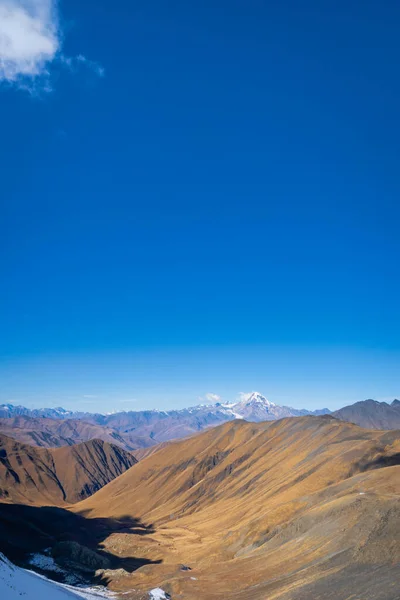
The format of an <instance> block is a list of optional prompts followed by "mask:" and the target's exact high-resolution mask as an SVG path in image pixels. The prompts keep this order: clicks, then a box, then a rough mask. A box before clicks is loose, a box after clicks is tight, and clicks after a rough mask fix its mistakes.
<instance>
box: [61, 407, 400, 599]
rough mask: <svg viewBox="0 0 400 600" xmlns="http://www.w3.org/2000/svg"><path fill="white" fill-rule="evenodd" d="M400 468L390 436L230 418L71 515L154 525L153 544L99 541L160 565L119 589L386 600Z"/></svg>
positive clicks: (307, 421) (399, 525) (394, 560)
mask: <svg viewBox="0 0 400 600" xmlns="http://www.w3.org/2000/svg"><path fill="white" fill-rule="evenodd" d="M399 463H400V432H398V431H391V432H381V431H368V430H363V429H361V428H359V427H357V426H355V425H352V424H349V423H343V422H340V421H338V420H336V419H334V418H332V417H329V416H324V417H300V418H291V419H282V420H281V421H274V422H268V423H258V424H254V423H246V422H243V421H234V422H231V423H227V424H225V425H222V426H220V427H217V428H216V429H213V430H210V431H207V432H205V433H203V434H200V435H199V436H196V437H193V438H190V439H187V440H184V441H180V442H174V443H171V444H168V445H167V446H165V447H163V448H160V449H159V450H158V451H156V452H154V453H153V454H151V455H150V456H148V457H147V458H145V459H143V460H142V461H141V462H140V463H139V464H138V465H136V466H135V468H134V469H131V470H130V471H128V472H127V473H125V474H124V475H122V476H121V477H119V478H118V479H116V480H115V481H113V482H111V483H110V484H109V485H107V486H106V487H105V488H103V489H102V490H100V491H99V492H98V493H97V494H95V495H94V496H92V497H91V498H89V499H87V500H85V501H84V502H81V503H79V504H77V505H75V507H74V508H73V510H74V511H78V512H80V513H81V514H84V515H85V517H86V518H101V517H103V518H104V517H108V516H113V518H118V517H122V516H123V515H127V514H130V515H132V516H134V517H135V518H140V519H142V520H143V521H144V522H147V523H152V524H153V527H154V529H155V532H154V533H153V534H152V535H148V536H146V537H143V536H142V537H140V536H138V537H135V536H125V535H123V534H113V535H112V536H110V537H109V538H108V539H106V540H105V542H104V548H107V550H108V551H110V552H113V553H116V554H118V555H129V554H130V553H134V554H140V555H141V556H145V557H147V558H148V559H152V560H154V561H157V560H162V563H161V564H151V565H146V567H145V568H143V569H139V570H138V571H137V572H135V573H134V574H132V575H131V576H129V577H124V578H122V579H120V580H119V579H118V577H115V578H114V581H113V582H112V584H111V585H112V587H115V588H118V589H122V590H131V589H132V588H133V587H134V588H135V589H146V588H147V589H148V587H149V586H153V587H155V586H160V587H162V588H163V589H165V590H167V591H168V592H170V593H171V596H172V598H185V600H195V599H196V600H197V599H204V600H211V599H212V600H219V599H221V600H222V599H223V598H227V597H229V598H231V599H237V600H264V599H265V598H268V599H273V598H280V599H284V600H289V599H291V600H292V599H293V600H294V599H296V600H300V599H301V600H305V599H307V600H309V599H310V598H312V599H313V600H317V598H324V599H325V598H331V599H335V600H340V599H343V600H344V599H347V598H350V597H351V598H354V599H356V598H360V599H361V598H363V600H369V599H371V600H372V599H373V600H378V599H381V600H394V599H395V598H398V597H400V580H399V578H398V568H399V566H400V504H399V499H400V466H399ZM181 565H187V566H189V567H190V568H191V570H190V571H189V570H182V566H181ZM111 579H113V578H111ZM130 594H131V595H128V596H127V597H129V598H130V597H131V598H136V596H134V595H132V594H133V593H132V592H130ZM138 597H139V596H138Z"/></svg>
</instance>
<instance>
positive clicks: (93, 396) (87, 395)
mask: <svg viewBox="0 0 400 600" xmlns="http://www.w3.org/2000/svg"><path fill="white" fill-rule="evenodd" d="M83 397H84V398H97V396H95V395H94V394H84V395H83Z"/></svg>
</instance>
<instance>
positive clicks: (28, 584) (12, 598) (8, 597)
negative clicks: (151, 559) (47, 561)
mask: <svg viewBox="0 0 400 600" xmlns="http://www.w3.org/2000/svg"><path fill="white" fill-rule="evenodd" d="M45 558H48V557H45ZM39 560H40V559H39ZM0 598H4V599H5V600H24V599H25V600H67V599H68V598H69V599H70V600H73V599H74V598H75V600H78V599H79V598H85V599H86V600H98V598H116V594H114V593H113V592H109V591H108V590H106V588H104V587H102V586H98V587H84V586H82V587H79V588H77V587H73V586H71V585H66V584H64V583H57V582H55V581H50V580H49V579H47V578H46V577H44V576H43V575H39V574H38V573H34V572H33V571H28V570H26V569H21V568H20V567H16V566H15V565H13V563H11V562H10V561H9V560H8V559H7V558H6V557H5V556H4V554H1V552H0ZM161 598H162V597H161Z"/></svg>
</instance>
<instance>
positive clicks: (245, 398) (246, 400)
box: [238, 392, 276, 406]
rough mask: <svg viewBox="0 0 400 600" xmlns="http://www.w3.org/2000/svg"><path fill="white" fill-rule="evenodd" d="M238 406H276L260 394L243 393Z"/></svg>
mask: <svg viewBox="0 0 400 600" xmlns="http://www.w3.org/2000/svg"><path fill="white" fill-rule="evenodd" d="M238 404H260V405H262V406H276V404H274V402H270V400H267V398H265V396H263V395H262V394H260V392H249V393H242V394H241V395H240V401H239V402H238Z"/></svg>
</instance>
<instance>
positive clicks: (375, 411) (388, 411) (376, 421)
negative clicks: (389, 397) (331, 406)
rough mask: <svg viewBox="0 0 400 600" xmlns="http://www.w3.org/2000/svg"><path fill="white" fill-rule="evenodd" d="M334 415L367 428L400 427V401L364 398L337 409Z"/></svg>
mask: <svg viewBox="0 0 400 600" xmlns="http://www.w3.org/2000/svg"><path fill="white" fill-rule="evenodd" d="M333 416H334V417H336V418H337V419H340V420H341V421H348V422H350V423H355V424H356V425H359V426H360V427H365V428H367V429H400V401H399V400H393V402H392V403H391V404H388V403H387V402H377V401H376V400H364V401H362V402H356V403H355V404H351V405H349V406H345V407H344V408H341V409H340V410H337V411H336V412H334V413H333Z"/></svg>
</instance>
